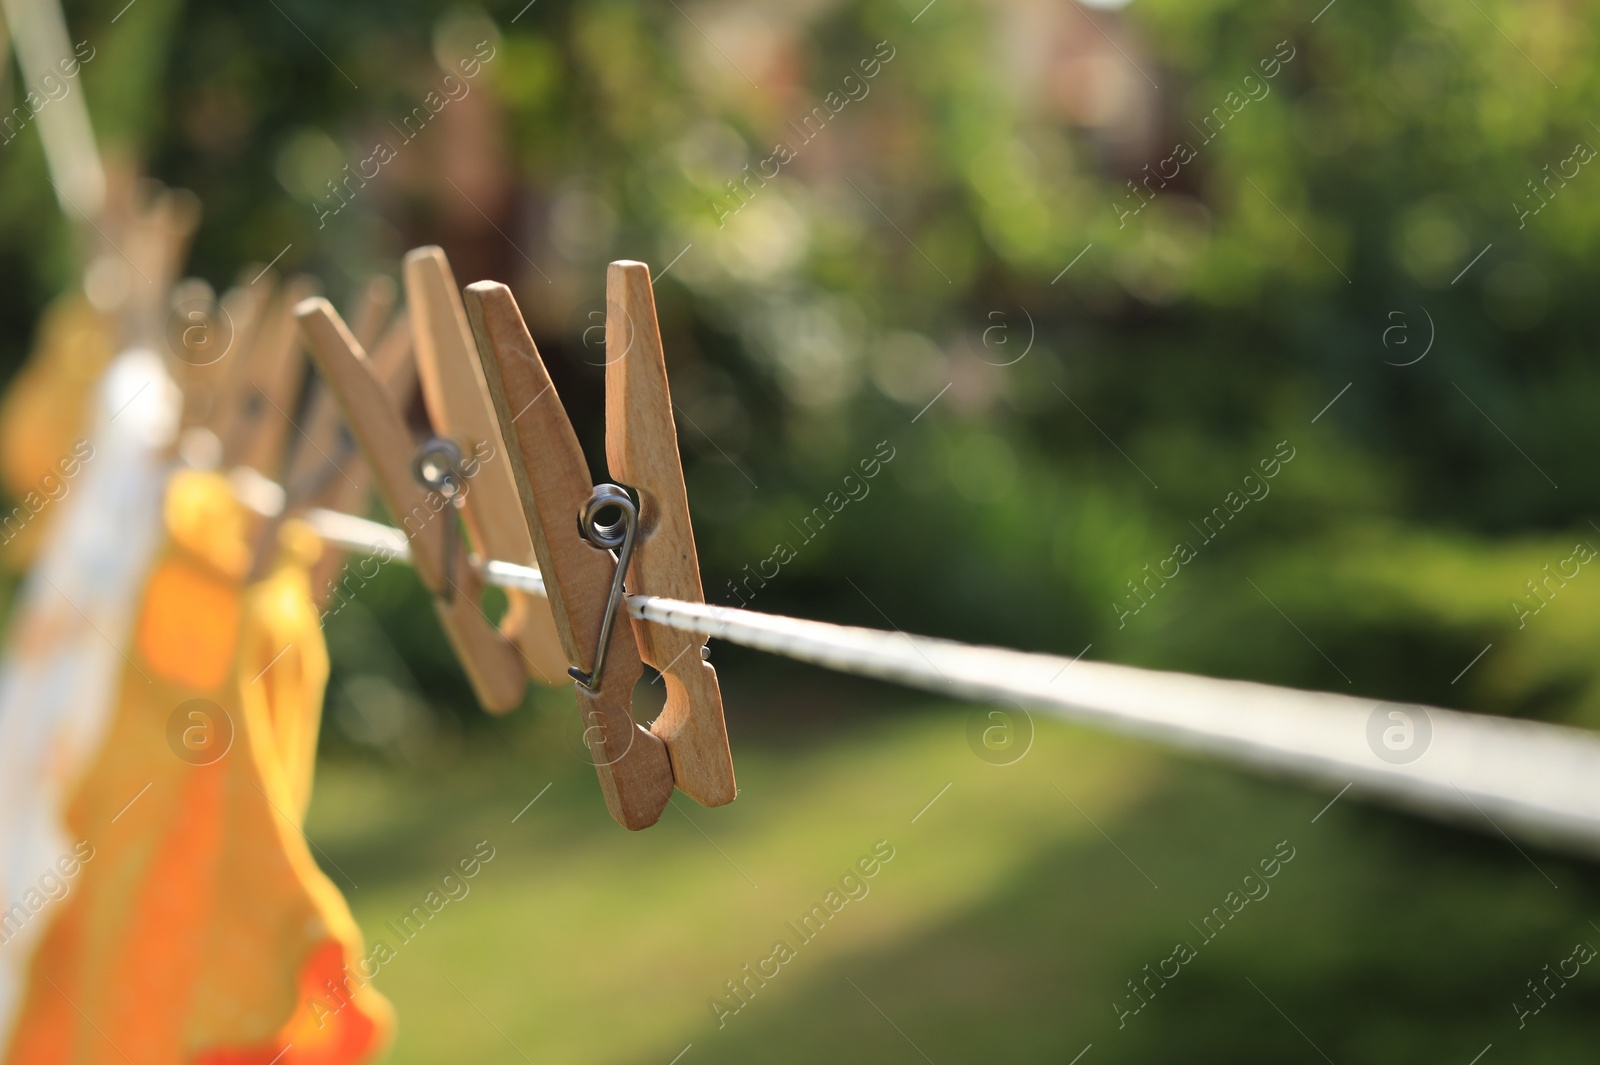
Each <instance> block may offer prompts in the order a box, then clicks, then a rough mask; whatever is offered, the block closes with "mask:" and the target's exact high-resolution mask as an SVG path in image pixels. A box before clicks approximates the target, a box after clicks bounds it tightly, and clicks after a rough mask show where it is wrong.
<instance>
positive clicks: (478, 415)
mask: <svg viewBox="0 0 1600 1065" xmlns="http://www.w3.org/2000/svg"><path fill="white" fill-rule="evenodd" d="M405 284H406V303H407V305H408V306H409V308H410V311H411V318H412V321H413V322H414V323H415V329H416V347H417V371H418V375H419V376H420V378H421V380H422V396H423V399H424V400H425V401H426V403H427V406H428V418H429V420H430V421H431V422H432V423H433V428H434V431H435V432H437V433H439V434H440V435H441V436H444V437H447V438H449V439H450V440H452V441H453V442H454V443H455V445H456V446H457V447H458V448H460V450H461V453H462V454H463V455H471V456H472V457H473V458H474V460H475V461H476V470H477V473H476V476H475V477H474V478H473V479H472V484H471V485H470V486H467V487H466V488H464V490H463V493H462V495H463V500H462V513H463V516H464V517H465V519H466V523H467V531H468V532H469V533H471V535H472V542H473V545H474V546H475V547H476V548H477V549H478V553H479V555H481V556H482V557H484V558H492V559H499V560H501V561H504V562H515V563H518V564H521V565H529V564H532V563H533V561H534V558H535V555H534V550H533V537H532V535H531V534H530V533H529V532H528V524H527V519H526V518H524V517H523V514H522V504H521V502H520V501H519V500H518V498H517V483H516V479H515V478H514V477H513V475H512V473H511V466H510V464H509V463H507V462H506V460H505V446H506V445H505V442H504V440H503V438H502V435H501V432H500V423H499V420H498V419H497V418H496V417H495V412H494V401H493V400H492V399H491V398H490V396H489V385H488V383H487V382H486V381H485V380H484V376H483V367H482V365H481V364H480V363H479V361H478V353H477V348H476V345H475V344H474V342H473V338H472V330H471V327H470V326H468V324H467V312H466V309H465V308H464V307H463V306H462V304H461V291H460V289H458V288H457V287H456V279H455V275H454V274H453V273H452V272H451V270H450V261H449V260H448V259H446V258H445V254H444V251H443V249H441V248H437V247H426V248H416V249H413V250H412V251H411V252H410V254H408V255H407V256H406V259H405ZM506 598H507V600H508V606H507V610H506V614H505V617H504V618H502V619H501V621H500V631H501V632H503V633H504V634H505V635H506V636H507V637H508V638H509V639H510V640H512V642H514V643H515V644H516V645H517V647H518V648H519V649H520V650H521V652H522V655H523V663H524V665H525V666H526V668H527V671H528V675H529V676H530V677H531V678H533V679H534V680H538V681H542V682H543V683H545V684H562V683H564V682H565V681H566V680H567V658H566V653H565V652H564V651H563V650H562V647H561V637H560V635H559V634H558V633H557V632H556V623H555V618H554V616H553V615H552V614H551V612H550V606H549V604H548V603H547V602H546V601H545V600H543V599H540V598H538V597H536V596H534V595H531V594H529V593H527V592H519V591H514V590H508V591H507V592H506Z"/></svg>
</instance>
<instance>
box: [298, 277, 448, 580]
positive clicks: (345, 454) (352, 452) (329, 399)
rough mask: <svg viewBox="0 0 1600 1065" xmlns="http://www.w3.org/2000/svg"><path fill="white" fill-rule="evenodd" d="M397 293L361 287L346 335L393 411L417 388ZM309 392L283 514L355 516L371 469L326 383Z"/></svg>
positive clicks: (379, 284) (377, 281)
mask: <svg viewBox="0 0 1600 1065" xmlns="http://www.w3.org/2000/svg"><path fill="white" fill-rule="evenodd" d="M397 291H398V287H397V286H396V285H395V283H394V282H393V281H392V280H390V279H389V278H387V277H384V276H382V275H379V276H377V277H374V278H372V279H371V280H370V281H369V282H368V283H367V284H366V285H364V286H363V287H362V289H361V293H360V295H358V296H357V297H356V303H355V307H354V308H353V310H352V313H351V321H352V322H353V323H355V324H354V325H353V326H352V328H351V333H352V334H353V335H354V336H355V338H356V342H357V343H358V344H360V345H361V348H362V350H364V351H369V352H371V356H370V359H371V364H372V368H373V370H374V371H375V372H376V373H377V375H378V380H379V381H380V382H382V384H383V390H384V392H385V393H386V394H387V396H388V397H389V400H390V402H391V403H392V404H393V405H394V409H395V410H397V411H404V410H405V409H406V408H407V407H408V406H410V404H411V397H412V394H413V393H412V390H413V389H414V388H415V387H416V383H417V366H416V362H415V360H413V359H412V357H411V352H412V338H411V323H410V319H409V317H408V316H407V314H406V312H404V311H400V312H399V313H394V306H395V296H396V293H397ZM391 315H392V317H391ZM309 387H310V393H311V395H310V399H309V401H308V402H307V404H306V414H305V417H304V418H303V419H302V420H301V422H300V432H299V434H298V439H297V441H296V443H295V447H294V454H293V457H292V458H291V459H290V462H289V472H288V473H287V474H286V475H285V476H284V480H283V487H284V492H285V496H286V505H285V508H284V509H285V510H286V511H294V510H300V509H303V508H306V507H326V508H328V509H329V510H338V511H342V512H345V513H349V514H357V515H359V514H361V513H363V512H365V510H366V508H367V502H368V498H369V496H370V493H371V492H372V471H371V468H370V467H368V466H367V464H366V462H365V460H364V459H363V458H362V457H361V451H360V448H359V447H358V446H357V444H356V440H355V437H354V435H352V434H351V432H350V430H349V429H347V428H346V427H345V423H344V416H343V415H342V414H341V413H340V412H339V401H338V399H337V397H335V396H334V394H333V392H332V390H331V389H329V388H328V385H327V383H326V382H324V381H322V380H321V379H320V378H314V379H313V380H312V381H311V384H310V386H309ZM331 554H332V553H331V552H330V555H331ZM333 568H335V569H337V566H335V567H333ZM315 587H320V585H316V586H315Z"/></svg>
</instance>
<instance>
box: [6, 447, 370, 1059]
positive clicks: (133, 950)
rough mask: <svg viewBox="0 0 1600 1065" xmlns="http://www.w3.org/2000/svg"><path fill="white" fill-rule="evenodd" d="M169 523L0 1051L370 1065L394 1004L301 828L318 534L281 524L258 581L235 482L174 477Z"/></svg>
mask: <svg viewBox="0 0 1600 1065" xmlns="http://www.w3.org/2000/svg"><path fill="white" fill-rule="evenodd" d="M166 520H167V529H168V534H169V542H168V544H167V545H166V547H165V548H164V550H163V551H162V553H161V557H160V560H159V562H158V564H157V566H156V570H155V572H154V574H153V576H152V578H151V582H150V585H149V586H148V588H147V590H146V594H145V597H144V601H143V603H142V605H141V609H140V612H139V617H138V621H137V625H136V629H135V634H134V638H133V646H132V647H131V648H130V649H129V652H128V658H129V665H128V669H127V670H125V671H124V676H123V683H122V692H121V698H120V700H119V703H118V706H117V709H116V712H115V717H114V720H113V722H112V724H111V727H110V731H109V734H108V738H107V742H106V745H105V748H104V751H103V752H102V754H101V755H100V757H99V759H98V761H97V764H96V765H95V767H94V768H93V769H92V770H91V771H90V772H89V773H88V774H87V775H86V777H85V782H84V784H83V786H82V788H81V790H80V792H79V794H78V795H77V796H76V798H75V800H74V802H73V804H72V808H71V810H70V811H69V814H68V821H69V823H70V825H71V826H72V831H73V833H74V834H75V835H76V836H78V837H79V838H82V839H85V840H87V841H88V842H89V843H90V844H91V845H92V846H93V848H94V851H95V853H94V855H93V858H92V860H90V861H87V862H85V863H84V865H83V869H82V872H81V873H80V875H79V878H78V881H77V882H76V884H75V885H74V891H73V893H72V894H71V895H69V896H68V897H67V898H66V899H64V900H63V901H62V902H61V903H59V904H58V905H61V906H63V907H65V909H64V910H63V912H62V913H61V914H60V916H59V917H58V919H57V920H56V922H55V923H54V924H53V925H52V926H51V928H50V931H49V932H48V934H47V936H46V939H45V941H44V942H43V943H42V945H41V947H40V950H39V952H38V954H37V956H36V957H35V959H34V963H33V968H32V971H31V974H30V983H29V987H28V990H27V995H26V1005H25V1007H24V1010H23V1014H22V1019H21V1020H20V1022H19V1024H18V1027H17V1030H16V1032H15V1033H14V1036H13V1040H12V1043H11V1047H10V1053H9V1057H8V1059H7V1060H8V1061H9V1062H11V1063H13V1065H54V1063H62V1065H65V1063H68V1062H70V1063H72V1065H102V1063H103V1065H126V1062H127V1061H128V1060H132V1061H136V1062H139V1063H140V1065H190V1063H198V1065H246V1063H249V1065H268V1063H272V1062H276V1063H277V1065H353V1063H357V1062H365V1061H370V1060H372V1059H373V1058H375V1057H376V1056H378V1054H379V1053H380V1052H381V1051H382V1049H383V1048H384V1046H385V1045H386V1044H387V1042H388V1039H389V1036H390V1033H391V1031H392V1027H393V1020H392V1013H391V1011H390V1008H389V1005H388V1003H387V1002H386V1001H385V1000H384V999H383V998H382V997H381V996H379V995H378V994H377V993H376V992H375V991H374V990H373V989H372V988H371V986H370V984H368V983H366V981H365V980H363V979H360V977H359V975H358V971H359V969H360V963H359V959H360V957H361V952H362V943H361V935H360V932H359V930H358V929H357V928H356V926H355V923H354V921H353V919H352V918H351V916H350V912H349V909H348V908H347V907H346V905H345V902H344V900H343V898H342V896H341V895H340V893H339V890H338V888H337V887H335V886H334V884H333V883H332V882H330V881H329V880H328V878H327V877H326V876H324V875H323V873H322V872H321V871H320V870H319V869H318V867H317V864H316V862H315V860H314V859H313V857H312V854H311V851H310V849H309V846H308V844H307V842H306V840H305V837H304V835H303V834H302V832H301V822H302V819H303V817H304V814H305V808H306V804H307V802H308V801H309V798H310V792H311V774H312V761H313V757H314V754H315V746H316V734H317V728H318V722H319V718H320V714H321V705H322V694H323V688H324V686H325V684H326V682H327V674H328V660H327V650H326V647H325V645H324V643H323V641H322V634H321V630H320V627H319V625H318V618H317V613H316V610H315V608H314V607H313V606H312V603H311V597H310V584H309V576H308V572H309V569H310V567H311V566H312V565H313V564H314V563H315V561H316V558H317V556H318V554H319V552H320V543H319V541H318V540H317V538H316V536H315V535H314V534H313V533H311V531H310V530H309V529H308V528H306V527H305V526H303V525H300V524H299V523H294V522H291V523H287V524H286V525H285V526H284V528H283V530H282V534H283V535H282V536H281V537H280V539H281V541H282V546H283V550H282V551H281V554H280V556H279V560H278V562H277V564H276V566H275V567H274V569H273V571H272V573H271V574H270V575H269V576H268V577H267V578H266V579H265V580H262V581H260V582H258V583H256V584H255V585H253V586H251V587H249V588H246V587H245V586H244V577H245V573H246V571H247V569H248V562H249V552H248V549H247V547H246V541H245V536H246V532H247V516H246V514H245V513H244V512H243V511H242V509H241V508H240V507H239V506H238V505H237V504H236V503H235V502H234V500H233V497H232V494H231V492H230V491H229V489H228V485H227V483H226V481H224V480H223V479H222V478H221V477H219V476H216V475H214V474H202V473H193V472H185V473H180V474H177V475H175V476H174V478H173V480H172V483H171V486H170V488H169V491H168V496H167V505H166ZM197 700H199V701H197ZM230 735H231V742H229V741H228V737H229V736H230ZM328 981H332V982H333V986H335V987H338V988H339V989H340V996H339V997H338V998H335V997H334V996H332V995H330V993H329V990H328ZM345 999H348V1002H349V1004H348V1005H347V1006H346V1007H345V1008H342V1009H339V1010H338V1011H337V1012H333V1013H330V1012H329V1010H328V1008H327V1006H326V1003H327V1002H329V1001H334V1002H339V1001H342V1000H345ZM91 1019H92V1021H91Z"/></svg>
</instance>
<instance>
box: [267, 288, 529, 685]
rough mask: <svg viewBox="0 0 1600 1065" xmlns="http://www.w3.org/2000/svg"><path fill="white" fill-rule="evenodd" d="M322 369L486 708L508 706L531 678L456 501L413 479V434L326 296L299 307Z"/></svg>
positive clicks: (303, 323) (302, 324)
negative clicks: (463, 535)
mask: <svg viewBox="0 0 1600 1065" xmlns="http://www.w3.org/2000/svg"><path fill="white" fill-rule="evenodd" d="M295 316H296V317H297V318H298V319H299V320H300V326H301V329H302V330H303V331H304V333H305V337H306V341H307V344H308V346H309V347H310V348H311V354H312V357H313V358H314V359H315V360H316V364H317V369H318V370H319V371H320V372H321V373H322V378H323V380H325V381H326V382H327V383H328V385H329V387H331V388H332V389H333V391H334V394H335V395H337V396H338V397H339V405H340V407H341V408H342V409H343V411H344V416H345V421H346V423H347V424H349V426H350V428H351V431H352V432H353V433H354V434H355V437H356V440H357V442H359V443H360V445H361V450H362V452H363V453H364V454H365V455H366V457H367V462H368V464H369V465H370V466H371V467H372V471H373V476H374V478H375V479H376V481H377V484H378V491H379V493H380V494H381V495H382V497H383V501H384V503H385V504H386V505H387V506H388V508H389V510H390V511H391V512H393V514H394V516H395V519H396V520H397V521H398V522H399V524H400V526H401V528H402V529H404V531H405V534H406V538H407V540H409V541H410V544H411V564H412V566H413V567H414V568H415V569H416V571H417V576H418V578H419V579H420V580H421V581H422V583H423V585H424V586H425V587H427V589H428V591H430V592H432V593H433V597H434V606H435V608H436V609H437V611H438V614H439V622H440V624H441V625H442V626H443V628H444V631H445V634H446V636H448V637H449V639H450V643H451V645H452V646H453V647H454V648H455V652H456V655H457V657H459V658H460V660H461V665H462V668H463V669H464V670H465V671H466V674H467V679H468V680H469V681H470V682H471V683H472V689H473V691H474V692H475V693H476V694H477V697H478V701H479V702H480V703H482V704H483V707H484V709H486V710H491V711H496V712H504V711H506V710H510V709H511V708H513V707H515V706H516V705H517V704H518V703H520V702H521V701H522V693H523V691H524V689H526V687H527V677H526V676H525V675H524V674H523V671H522V662H521V659H520V658H519V657H518V655H517V651H516V648H514V647H513V646H512V645H511V644H510V642H509V641H507V640H506V638H505V637H503V636H501V635H500V633H499V632H498V631H497V630H496V629H495V627H494V626H493V625H491V624H490V623H489V620H488V619H487V618H486V617H484V615H483V612H482V610H481V609H480V608H479V606H478V594H479V592H480V590H481V587H482V586H481V584H480V582H479V580H478V578H477V574H476V573H475V572H474V571H473V569H472V566H471V564H470V562H469V560H468V558H467V552H466V550H465V548H464V545H463V544H462V543H461V542H460V533H459V530H458V528H457V527H456V522H457V515H456V513H455V507H454V505H453V504H452V503H451V501H450V500H449V498H448V497H446V496H444V495H443V494H442V493H441V492H439V491H425V490H424V489H423V487H422V485H420V484H418V483H417V481H416V480H414V479H413V476H412V470H411V464H412V457H413V453H414V450H415V449H414V448H413V447H412V442H411V434H410V433H409V432H408V431H407V429H406V425H405V422H404V421H403V420H402V419H401V417H400V414H399V412H398V411H397V410H396V409H395V408H394V406H393V405H392V403H391V401H390V399H389V396H388V394H387V393H386V392H385V391H384V387H383V384H382V382H380V381H379V380H378V376H377V374H376V373H374V372H373V369H372V367H371V366H370V365H369V364H368V361H367V357H366V354H365V353H364V352H362V350H361V346H360V345H359V344H357V343H356V340H355V338H354V337H353V336H351V335H350V331H349V330H348V329H346V328H345V325H344V321H343V320H342V319H340V317H339V315H338V312H336V311H335V310H334V309H333V307H332V306H331V305H330V304H329V303H328V301H327V300H325V299H321V298H317V299H309V300H306V301H304V302H303V303H301V304H300V305H299V307H298V308H296V311H295Z"/></svg>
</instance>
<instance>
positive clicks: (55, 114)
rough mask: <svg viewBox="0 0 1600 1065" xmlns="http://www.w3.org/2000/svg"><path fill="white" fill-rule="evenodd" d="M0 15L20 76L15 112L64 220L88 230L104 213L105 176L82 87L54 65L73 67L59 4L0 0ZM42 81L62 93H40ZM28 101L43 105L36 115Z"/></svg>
mask: <svg viewBox="0 0 1600 1065" xmlns="http://www.w3.org/2000/svg"><path fill="white" fill-rule="evenodd" d="M0 10H3V11H4V12H5V18H6V22H7V23H8V24H9V26H10V30H11V39H12V43H13V44H15V45H16V52H17V68H18V70H19V72H20V73H21V74H22V89H23V92H22V96H21V98H20V102H19V103H18V104H17V105H16V106H17V107H20V108H21V109H22V110H24V111H27V112H28V113H29V114H32V115H33V123H34V124H35V125H37V126H38V127H39V138H40V140H41V141H43V143H44V158H45V165H46V166H47V167H49V169H50V180H51V183H52V184H53V185H55V189H56V199H57V201H58V202H59V203H60V204H61V210H62V211H63V212H64V213H65V214H66V215H67V217H69V218H72V217H73V216H75V215H80V216H82V217H83V218H85V219H86V220H87V221H89V222H90V223H91V224H93V223H94V222H95V221H96V220H97V219H99V217H100V215H101V212H102V211H103V210H104V209H105V203H106V174H105V168H104V166H103V165H102V164H101V161H100V150H99V148H98V147H96V145H95V140H94V128H93V127H92V126H91V125H90V124H89V107H88V105H87V104H86V103H85V102H84V95H83V87H82V85H75V84H73V82H75V81H76V80H77V77H71V78H69V77H67V76H66V73H65V72H64V71H63V70H62V69H61V67H60V65H59V64H60V63H61V61H62V60H68V61H70V62H74V63H76V62H77V59H76V58H75V57H74V55H73V49H72V40H71V38H70V37H68V36H67V22H66V19H65V17H63V15H62V14H61V3H60V0H0ZM81 75H82V70H81V69H80V70H79V71H78V76H81ZM47 78H53V79H54V80H55V82H58V83H62V84H66V85H67V86H68V89H67V92H66V93H65V94H63V95H62V96H61V97H59V98H52V97H50V96H49V95H48V93H47V92H46V90H45V86H46V84H47V82H46V79H47ZM30 95H36V96H37V97H40V98H43V99H44V100H45V101H46V102H45V105H44V106H43V107H41V108H40V109H39V111H38V113H37V114H33V111H32V108H30V107H29V106H28V102H27V101H28V98H29V96H30ZM12 113H15V108H13V111H12ZM3 117H4V116H0V118H3Z"/></svg>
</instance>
